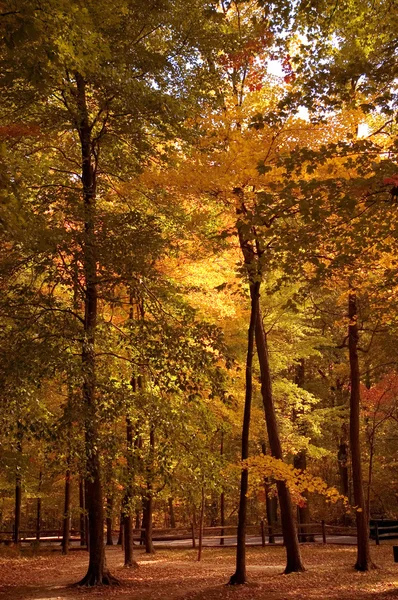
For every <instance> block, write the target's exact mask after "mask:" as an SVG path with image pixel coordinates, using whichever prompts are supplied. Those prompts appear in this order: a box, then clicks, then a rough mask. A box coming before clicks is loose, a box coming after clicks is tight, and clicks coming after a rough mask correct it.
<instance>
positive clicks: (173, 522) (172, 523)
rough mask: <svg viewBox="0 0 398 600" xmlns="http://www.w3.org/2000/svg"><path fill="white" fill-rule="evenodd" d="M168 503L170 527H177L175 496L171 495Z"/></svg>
mask: <svg viewBox="0 0 398 600" xmlns="http://www.w3.org/2000/svg"><path fill="white" fill-rule="evenodd" d="M168 504H169V517H170V527H171V529H175V527H176V519H175V514H174V505H173V498H171V497H170V498H169V499H168Z"/></svg>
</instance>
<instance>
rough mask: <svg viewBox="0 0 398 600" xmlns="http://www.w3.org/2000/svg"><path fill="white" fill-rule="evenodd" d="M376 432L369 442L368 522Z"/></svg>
mask: <svg viewBox="0 0 398 600" xmlns="http://www.w3.org/2000/svg"><path fill="white" fill-rule="evenodd" d="M374 437H375V436H374V432H373V434H372V436H371V438H370V440H369V445H370V448H369V467H368V491H367V496H366V514H367V516H368V521H369V519H370V492H371V489H372V477H373V460H374V454H375V443H374Z"/></svg>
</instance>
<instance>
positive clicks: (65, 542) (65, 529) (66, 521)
mask: <svg viewBox="0 0 398 600" xmlns="http://www.w3.org/2000/svg"><path fill="white" fill-rule="evenodd" d="M67 460H68V466H67V468H66V472H65V498H64V516H63V521H62V554H68V553H69V541H70V497H71V494H70V457H69V456H68V459H67Z"/></svg>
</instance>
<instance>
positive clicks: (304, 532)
mask: <svg viewBox="0 0 398 600" xmlns="http://www.w3.org/2000/svg"><path fill="white" fill-rule="evenodd" d="M295 383H296V384H297V385H298V386H299V387H300V388H302V389H304V383H305V362H304V359H303V358H302V359H301V360H300V361H299V363H298V365H297V368H296V378H295ZM302 412H303V409H301V410H296V409H295V410H293V420H294V421H297V419H298V417H299V415H300V414H302ZM306 429H307V428H306V427H305V425H303V424H301V425H300V424H299V425H298V432H299V433H300V434H301V435H303V436H305V435H306V434H307V431H306ZM293 466H294V468H295V469H299V470H300V471H305V470H306V469H307V452H306V450H304V449H301V450H299V452H298V453H297V454H296V455H295V456H294V458H293ZM304 498H305V504H304V506H298V509H297V520H298V523H299V524H300V537H299V541H300V542H315V538H314V536H313V534H311V531H310V528H309V527H306V525H307V524H308V523H310V522H311V515H310V505H309V499H308V492H307V496H304Z"/></svg>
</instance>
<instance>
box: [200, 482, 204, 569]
mask: <svg viewBox="0 0 398 600" xmlns="http://www.w3.org/2000/svg"><path fill="white" fill-rule="evenodd" d="M204 520H205V488H204V486H203V485H202V503H201V505H200V522H199V546H198V561H199V562H200V560H201V559H202V548H203V525H204Z"/></svg>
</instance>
